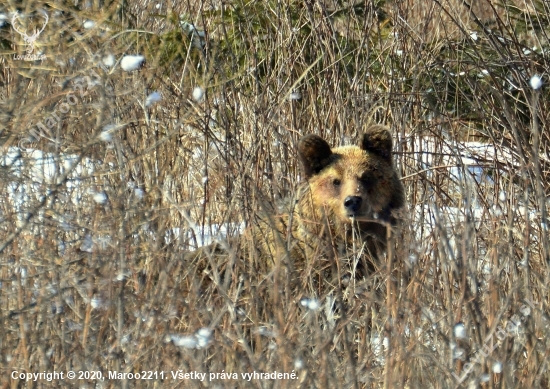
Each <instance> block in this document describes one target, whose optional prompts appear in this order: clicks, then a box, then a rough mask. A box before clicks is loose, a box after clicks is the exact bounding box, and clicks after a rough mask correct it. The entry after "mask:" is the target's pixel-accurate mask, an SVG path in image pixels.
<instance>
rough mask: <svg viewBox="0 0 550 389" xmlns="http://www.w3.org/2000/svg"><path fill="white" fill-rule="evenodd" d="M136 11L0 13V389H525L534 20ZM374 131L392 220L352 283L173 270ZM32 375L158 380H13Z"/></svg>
mask: <svg viewBox="0 0 550 389" xmlns="http://www.w3.org/2000/svg"><path fill="white" fill-rule="evenodd" d="M158 4H159V7H158V8H157V7H156V5H157V3H154V2H151V3H148V2H144V1H131V2H129V3H128V2H112V3H109V2H106V3H104V4H102V7H101V9H100V7H99V6H100V4H99V2H94V3H93V4H90V5H89V6H86V5H85V4H84V2H82V3H81V2H76V3H63V2H58V1H57V2H48V3H43V2H40V1H29V2H25V3H22V4H19V5H18V4H15V3H6V4H2V5H0V7H1V8H0V13H2V15H6V16H7V18H6V19H4V24H3V26H2V27H0V48H1V50H2V55H1V57H0V58H1V60H2V65H3V67H2V72H1V73H0V83H1V86H0V96H1V98H0V104H1V106H0V107H1V108H0V126H1V127H0V129H1V133H0V139H1V142H2V159H1V160H0V193H1V196H0V197H1V198H2V201H1V202H0V282H1V289H0V290H1V292H0V307H1V308H0V320H1V322H0V323H1V324H0V325H1V330H0V334H1V336H0V358H1V361H2V362H1V363H0V366H1V367H0V370H1V373H2V374H1V377H2V378H1V379H0V382H1V383H2V385H3V387H73V386H75V385H78V386H79V387H89V388H92V387H185V388H188V387H189V388H200V387H228V388H229V387H231V388H234V387H255V388H287V387H300V388H335V387H336V388H380V387H384V388H420V387H428V388H455V387H483V388H548V387H549V385H550V383H549V378H550V376H549V372H548V350H549V349H550V347H549V345H548V335H549V322H548V313H547V312H548V304H549V300H548V299H549V294H548V287H547V285H548V284H549V281H550V280H549V276H550V272H549V269H548V263H549V261H548V260H549V246H548V234H547V220H546V219H547V211H546V206H547V201H546V197H547V192H548V184H547V183H548V179H547V175H548V171H549V170H548V162H549V159H548V158H549V157H548V151H547V150H548V140H549V138H548V134H549V133H550V132H549V131H548V128H547V123H548V122H549V121H548V120H547V117H548V113H549V112H550V110H549V108H548V91H547V89H546V88H545V85H544V84H545V83H546V82H547V80H548V78H547V76H548V74H547V69H548V63H547V57H548V54H547V53H548V50H549V48H550V44H549V42H548V35H547V34H548V30H547V26H548V21H549V19H550V10H549V9H548V5H547V4H546V2H544V1H535V0H533V1H526V2H521V3H520V2H509V1H506V2H504V1H503V2H497V1H488V0H487V1H480V2H477V3H472V4H471V7H469V6H468V4H467V3H465V2H458V1H456V2H455V1H450V0H449V1H443V0H439V1H438V0H434V1H431V0H424V1H401V2H394V1H375V2H358V3H354V4H351V3H343V2H336V1H335V2H326V3H322V2H296V1H287V2H275V1H267V2H258V1H250V2H241V1H239V2H233V3H232V4H229V3H225V2H224V3H222V2H208V1H203V2H201V1H189V2H184V3H182V4H181V5H178V6H176V5H174V6H170V7H169V8H167V5H166V4H165V3H162V2H160V3H158ZM17 7H19V8H17ZM41 9H43V10H44V11H45V12H46V13H47V14H48V15H49V21H48V23H47V25H46V27H45V28H44V30H43V32H41V33H40V35H39V36H38V37H37V39H36V41H35V46H34V52H35V53H42V54H44V55H46V59H45V60H44V61H22V60H17V59H15V58H14V55H15V56H18V55H23V54H25V50H26V49H27V48H28V47H27V44H26V42H25V41H24V40H23V38H22V36H21V35H20V34H19V33H17V32H16V31H14V30H13V29H12V27H11V24H10V22H11V18H12V15H13V12H15V11H16V10H18V11H19V12H20V13H21V15H22V16H21V23H22V26H28V27H29V31H31V30H32V28H34V27H33V26H35V25H36V26H38V25H39V23H40V21H37V20H39V19H36V20H34V21H28V24H25V23H27V21H26V19H25V15H27V17H28V19H30V17H29V16H35V17H36V18H38V17H39V12H38V11H39V10H41ZM180 15H181V17H180ZM0 21H1V20H0ZM86 22H93V23H86ZM194 26H196V27H194ZM129 54H132V55H143V56H144V57H145V63H144V64H143V66H142V67H140V68H139V69H137V70H134V71H131V72H125V71H123V70H122V69H121V65H120V60H121V59H122V58H123V56H125V55H129ZM109 55H113V56H114V59H115V61H116V63H115V64H114V65H113V64H111V65H109V58H108V56H109ZM535 75H538V76H540V77H541V79H542V83H543V86H542V88H540V89H533V85H534V86H537V85H536V82H535V81H536V79H533V76H535ZM533 82H535V83H534V84H533ZM197 88H200V89H197ZM153 92H159V93H160V95H161V97H162V99H161V100H160V101H158V102H156V103H152V104H149V105H148V104H147V98H148V96H151V94H152V93H153ZM150 99H151V98H150ZM372 122H379V123H384V124H387V125H389V126H391V128H392V130H393V133H394V135H395V155H396V161H397V163H398V168H399V171H400V173H401V176H402V177H403V183H404V185H405V188H406V194H407V207H408V210H407V212H406V214H405V215H404V223H403V229H402V231H400V232H399V235H398V236H396V239H395V241H396V242H395V243H396V244H395V245H394V246H392V249H391V250H390V251H389V253H388V255H387V258H386V266H385V267H382V268H381V269H380V270H379V271H378V272H377V273H376V274H374V275H373V276H372V277H369V278H368V279H366V280H363V281H362V282H357V283H354V282H350V283H349V284H348V283H347V282H345V280H343V278H338V277H336V278H333V279H328V280H327V279H324V278H323V276H322V275H323V274H324V273H323V271H322V270H323V269H325V268H326V267H328V266H333V264H325V263H321V264H319V265H318V267H317V266H316V267H315V268H314V267H313V266H310V267H308V268H306V270H305V271H302V272H301V273H295V272H294V273H293V272H292V271H291V269H289V267H288V266H287V265H286V264H284V263H280V262H279V263H280V266H278V267H276V270H275V271H273V272H264V271H258V268H257V267H255V266H254V261H253V259H252V258H251V261H250V263H248V264H247V263H242V262H240V261H237V259H236V257H234V256H231V255H228V256H227V257H224V258H216V257H212V259H211V261H209V263H208V264H207V266H206V265H205V264H201V263H196V262H193V261H186V260H183V259H182V258H183V253H184V252H186V251H188V250H190V249H193V248H196V247H197V245H200V243H201V242H204V241H205V240H207V239H212V237H214V236H218V234H219V232H220V231H219V230H220V229H222V235H224V236H234V235H235V234H238V233H239V231H240V230H241V229H242V226H244V227H246V226H247V225H250V224H251V223H254V217H255V214H256V213H257V212H258V210H260V209H262V207H265V206H266V204H274V203H275V202H276V201H277V200H279V199H281V198H285V197H288V196H291V195H292V194H293V191H294V189H295V188H296V184H297V182H299V180H300V171H299V166H298V164H297V162H298V161H297V157H296V149H295V145H296V142H297V140H298V139H299V138H300V137H301V136H302V135H304V134H308V133H316V134H319V135H321V136H323V137H324V138H325V139H327V141H329V142H330V143H331V144H351V143H355V141H356V139H357V137H358V135H359V134H360V133H361V132H362V129H363V128H364V127H365V126H366V125H367V124H369V123H372ZM39 123H42V125H43V126H42V127H41V126H40V125H39ZM273 260H274V261H276V262H277V258H273ZM341 266H342V269H345V264H343V265H341ZM205 270H206V271H205ZM54 370H55V371H58V372H60V371H63V372H68V371H70V370H71V371H90V372H91V371H101V372H102V374H103V376H105V377H107V375H108V372H109V371H117V372H124V373H138V372H141V371H153V372H154V371H156V372H157V375H156V376H151V378H153V379H151V380H141V379H140V380H136V379H129V378H128V377H126V378H121V379H120V380H114V379H105V380H104V381H102V380H98V379H94V378H93V377H90V376H89V377H84V378H85V379H82V380H72V381H71V380H54V381H51V382H48V381H47V380H46V379H40V380H38V383H33V382H28V383H24V382H23V381H21V380H14V379H12V378H11V375H12V372H14V371H17V372H24V373H27V372H28V373H40V372H44V371H46V372H53V371H54ZM179 370H181V371H182V372H183V373H186V372H194V371H197V372H203V373H207V376H206V378H205V380H204V381H202V382H201V381H200V380H196V379H195V380H194V379H190V378H189V379H182V378H176V379H173V378H172V375H171V372H177V371H179ZM274 371H277V372H283V373H291V372H292V371H294V373H295V374H296V377H297V379H295V380H270V379H251V380H250V381H248V380H247V379H245V378H243V377H242V376H241V373H250V372H258V373H272V372H274ZM160 372H164V376H159V375H158V374H160ZM222 372H223V373H226V374H231V376H230V377H229V378H230V379H227V380H226V379H224V377H222V376H221V375H218V376H213V377H214V378H213V379H212V380H210V378H211V377H210V373H212V374H216V373H222ZM234 373H236V374H238V379H233V377H234V376H233V374H234ZM96 378H97V377H96ZM225 378H226V377H225Z"/></svg>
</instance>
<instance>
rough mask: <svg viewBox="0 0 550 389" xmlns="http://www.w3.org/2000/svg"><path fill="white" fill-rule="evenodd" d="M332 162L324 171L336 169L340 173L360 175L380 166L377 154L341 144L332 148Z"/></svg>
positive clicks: (380, 161) (380, 162)
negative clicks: (333, 156)
mask: <svg viewBox="0 0 550 389" xmlns="http://www.w3.org/2000/svg"><path fill="white" fill-rule="evenodd" d="M332 153H333V155H335V157H336V158H334V162H333V163H332V164H330V165H329V166H327V169H325V171H326V172H327V173H328V172H329V171H330V170H332V171H333V172H334V171H336V172H338V173H340V174H351V175H359V176H360V175H361V174H362V173H363V172H364V171H365V170H370V169H380V168H382V167H383V166H382V165H383V164H382V160H381V158H380V157H379V156H377V155H375V154H373V153H369V152H368V151H365V150H363V149H361V148H359V147H357V146H342V147H336V148H334V149H332Z"/></svg>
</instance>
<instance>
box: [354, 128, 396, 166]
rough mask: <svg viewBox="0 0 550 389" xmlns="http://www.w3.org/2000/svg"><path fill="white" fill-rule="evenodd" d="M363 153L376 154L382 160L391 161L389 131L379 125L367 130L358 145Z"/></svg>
mask: <svg viewBox="0 0 550 389" xmlns="http://www.w3.org/2000/svg"><path fill="white" fill-rule="evenodd" d="M360 146H361V148H362V149H363V150H365V151H370V152H371V153H375V154H378V155H379V156H381V157H382V158H384V159H388V160H390V159H391V149H392V140H391V133H390V130H389V129H388V128H387V127H385V126H381V125H375V126H371V127H369V128H367V130H366V131H365V133H364V134H363V139H362V140H361V144H360Z"/></svg>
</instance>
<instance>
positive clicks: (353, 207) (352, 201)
mask: <svg viewBox="0 0 550 389" xmlns="http://www.w3.org/2000/svg"><path fill="white" fill-rule="evenodd" d="M362 201H363V199H362V198H361V197H359V196H348V197H346V199H345V200H344V207H345V208H346V209H347V210H348V211H349V212H352V213H356V212H357V211H358V210H359V208H361V202H362Z"/></svg>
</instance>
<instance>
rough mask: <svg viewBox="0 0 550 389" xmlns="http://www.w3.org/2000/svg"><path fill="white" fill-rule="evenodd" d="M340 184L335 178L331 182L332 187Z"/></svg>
mask: <svg viewBox="0 0 550 389" xmlns="http://www.w3.org/2000/svg"><path fill="white" fill-rule="evenodd" d="M341 183H342V182H341V181H340V180H339V179H338V178H335V179H334V180H333V181H332V185H334V186H340V184H341Z"/></svg>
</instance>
